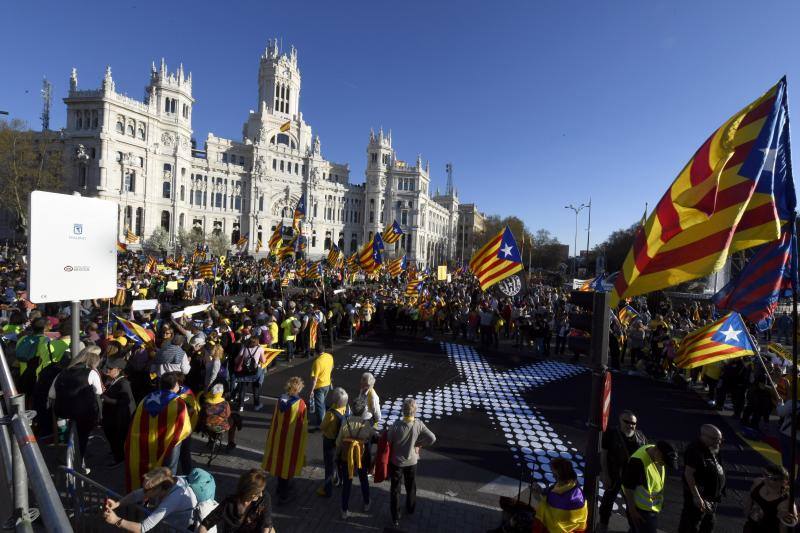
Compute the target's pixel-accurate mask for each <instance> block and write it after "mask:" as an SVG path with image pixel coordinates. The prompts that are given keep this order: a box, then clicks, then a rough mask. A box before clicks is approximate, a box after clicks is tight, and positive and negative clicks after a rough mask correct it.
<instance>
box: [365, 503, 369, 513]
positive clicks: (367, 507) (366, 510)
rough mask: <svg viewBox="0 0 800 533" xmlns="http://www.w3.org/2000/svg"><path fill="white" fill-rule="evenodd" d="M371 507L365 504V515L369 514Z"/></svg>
mask: <svg viewBox="0 0 800 533" xmlns="http://www.w3.org/2000/svg"><path fill="white" fill-rule="evenodd" d="M369 507H370V505H369V503H365V504H364V512H365V513H368V512H369Z"/></svg>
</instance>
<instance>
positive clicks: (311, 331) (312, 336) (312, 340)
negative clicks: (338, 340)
mask: <svg viewBox="0 0 800 533" xmlns="http://www.w3.org/2000/svg"><path fill="white" fill-rule="evenodd" d="M318 338H319V322H317V319H316V318H312V319H311V323H310V324H309V325H308V347H309V348H311V350H312V351H313V350H314V348H316V347H317V339H318Z"/></svg>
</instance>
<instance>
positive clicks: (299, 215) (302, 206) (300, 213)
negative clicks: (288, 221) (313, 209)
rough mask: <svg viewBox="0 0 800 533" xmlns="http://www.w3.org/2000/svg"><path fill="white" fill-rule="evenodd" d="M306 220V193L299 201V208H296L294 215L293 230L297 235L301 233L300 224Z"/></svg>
mask: <svg viewBox="0 0 800 533" xmlns="http://www.w3.org/2000/svg"><path fill="white" fill-rule="evenodd" d="M304 218H306V193H303V194H301V195H300V199H299V200H297V206H296V207H295V208H294V214H293V215H292V228H293V229H294V231H295V234H297V233H300V223H301V221H302V220H303V219H304Z"/></svg>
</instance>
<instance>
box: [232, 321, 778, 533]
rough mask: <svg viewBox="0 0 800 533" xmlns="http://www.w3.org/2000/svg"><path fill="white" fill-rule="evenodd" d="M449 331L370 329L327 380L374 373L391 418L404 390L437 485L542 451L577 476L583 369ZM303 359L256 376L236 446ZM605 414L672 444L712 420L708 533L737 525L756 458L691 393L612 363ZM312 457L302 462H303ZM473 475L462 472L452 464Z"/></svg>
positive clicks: (545, 474) (526, 473) (248, 441)
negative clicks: (720, 438) (258, 393)
mask: <svg viewBox="0 0 800 533" xmlns="http://www.w3.org/2000/svg"><path fill="white" fill-rule="evenodd" d="M450 341H451V340H450V339H439V340H437V341H424V340H422V339H420V338H409V337H402V336H399V337H397V338H395V339H394V340H392V341H391V342H387V341H384V340H382V339H381V338H380V337H379V336H375V337H373V338H371V339H367V340H360V341H357V342H355V343H353V344H346V345H338V346H337V348H336V349H335V350H334V358H335V369H334V374H333V382H334V385H335V386H341V387H344V388H345V389H346V390H347V391H348V392H349V393H350V394H351V395H353V394H356V393H357V391H358V383H359V379H360V376H361V374H362V372H364V371H367V370H369V371H371V372H373V374H375V376H376V378H377V384H376V390H377V391H378V393H379V394H380V398H381V403H382V407H383V412H384V416H385V417H386V418H387V419H388V421H391V420H392V419H394V418H396V417H397V416H398V414H399V406H400V403H401V402H402V399H403V398H404V397H406V396H415V397H416V398H417V400H418V404H419V406H420V409H421V412H420V418H422V419H423V420H424V421H425V423H426V424H427V425H428V426H429V427H430V428H431V430H432V431H433V432H434V433H435V434H436V435H437V438H438V441H437V443H436V445H435V446H434V447H433V448H431V453H434V454H435V455H436V456H440V457H442V458H443V459H444V463H446V465H444V466H443V468H442V471H441V472H438V475H439V477H441V478H444V479H442V484H441V487H442V489H443V490H444V489H446V487H448V486H450V485H449V484H448V483H447V479H446V477H447V476H452V481H453V482H467V487H469V489H465V488H464V486H461V490H462V491H463V490H477V488H478V487H479V486H481V485H482V484H484V483H488V482H489V481H490V480H491V477H492V476H506V477H508V478H513V479H517V478H518V477H519V476H520V475H522V476H523V478H524V479H525V480H526V481H527V480H529V479H531V477H533V478H534V479H535V480H536V481H541V482H546V481H548V480H550V479H551V477H550V473H549V468H548V467H547V462H548V461H549V457H552V456H555V455H562V456H564V457H567V458H569V459H571V460H572V461H573V462H574V463H575V464H576V466H577V468H578V470H579V474H581V473H582V469H583V457H582V453H583V450H584V448H585V445H586V438H587V429H586V420H587V417H588V405H589V392H590V373H589V372H588V370H587V369H586V368H585V367H584V366H581V365H580V364H578V365H573V364H571V363H570V362H569V360H567V359H560V360H559V359H550V360H547V361H542V360H536V359H534V358H533V357H530V356H528V355H524V354H522V353H521V352H519V351H517V350H515V349H514V348H512V347H510V346H505V345H503V344H501V347H500V350H481V349H479V348H478V349H475V348H473V347H471V346H467V345H466V344H465V343H463V341H462V342H459V343H453V342H450ZM310 367H311V361H310V360H300V362H296V363H295V365H294V366H292V367H286V366H285V365H281V366H279V367H278V368H277V369H276V370H275V371H274V372H273V373H271V374H270V375H269V376H268V377H267V379H266V382H265V384H264V387H263V389H262V395H264V397H265V401H267V402H268V404H267V408H266V409H265V410H264V411H263V412H253V411H252V410H251V407H250V405H249V404H248V406H247V409H246V411H245V412H244V413H243V415H244V420H245V429H244V430H243V431H242V432H241V434H240V437H239V439H238V440H239V443H240V444H242V445H245V446H248V447H251V448H255V449H262V448H263V446H264V441H265V437H266V432H267V430H268V425H269V419H270V417H271V411H272V405H273V402H272V401H270V399H271V398H276V397H277V396H279V395H280V394H281V393H282V392H283V384H284V383H285V381H286V379H288V378H289V377H291V376H294V375H297V376H300V377H302V378H303V379H305V380H306V381H307V382H308V378H309V375H310ZM613 378H614V379H613V395H612V419H611V420H612V423H614V422H615V421H616V414H617V413H619V412H620V411H621V410H623V409H633V410H634V411H635V412H636V413H637V415H638V417H639V422H640V429H641V430H642V431H643V432H644V433H645V435H646V436H647V437H648V439H649V440H650V441H656V440H661V439H665V440H669V441H671V442H672V443H673V444H674V445H675V446H676V448H677V449H678V450H679V451H680V450H683V448H684V447H685V445H686V444H688V443H689V442H690V441H691V440H693V439H695V438H696V436H697V434H698V432H699V428H700V425H701V424H704V423H712V424H715V425H717V426H718V427H719V428H720V429H721V430H722V432H723V434H724V438H725V443H724V445H723V451H722V454H721V455H722V460H723V461H724V463H725V465H726V469H727V472H728V492H727V494H726V496H725V499H724V501H723V502H722V505H721V506H720V507H719V510H718V518H719V523H718V527H717V531H739V530H740V529H741V525H742V523H743V519H742V511H741V509H742V502H743V498H744V494H745V493H746V491H747V490H748V489H749V487H750V484H751V483H752V479H753V477H754V475H755V474H756V473H757V472H759V471H760V469H761V468H762V467H763V465H765V464H766V462H765V460H764V459H763V458H762V457H761V456H760V455H759V454H757V453H756V452H754V451H753V450H752V449H750V448H749V447H748V446H747V445H746V444H745V443H744V441H742V440H741V439H740V438H739V437H738V436H737V434H736V431H734V428H733V427H731V426H730V425H729V422H728V420H727V419H724V418H723V417H722V416H721V415H720V414H719V413H717V412H716V411H712V410H709V409H708V405H707V404H706V402H705V401H704V399H703V398H702V397H701V396H700V395H699V394H698V393H697V392H695V391H689V390H686V389H683V388H680V387H678V386H676V385H673V384H670V383H665V382H660V381H655V380H651V379H648V378H643V377H638V376H633V375H628V374H626V373H619V372H615V373H614V376H613ZM317 441H319V438H315V437H314V436H312V437H311V438H309V450H308V455H309V458H314V457H316V456H318V455H320V456H321V452H320V451H319V450H318V448H320V445H319V442H317ZM312 460H313V459H312ZM458 465H463V466H464V469H465V470H464V471H465V472H466V471H468V472H471V473H472V475H473V477H477V478H480V479H475V480H474V481H475V482H474V483H472V484H469V483H468V482H469V481H471V480H468V479H464V476H463V475H461V474H462V473H461V472H459V466H458ZM681 490H682V489H681V481H680V477H679V473H678V472H675V473H672V474H670V478H669V480H668V483H667V489H666V495H665V496H666V498H665V501H666V503H665V508H664V512H663V513H662V519H661V522H662V523H661V528H662V529H663V530H665V531H675V530H677V524H678V518H679V514H680V509H681V506H682V494H681Z"/></svg>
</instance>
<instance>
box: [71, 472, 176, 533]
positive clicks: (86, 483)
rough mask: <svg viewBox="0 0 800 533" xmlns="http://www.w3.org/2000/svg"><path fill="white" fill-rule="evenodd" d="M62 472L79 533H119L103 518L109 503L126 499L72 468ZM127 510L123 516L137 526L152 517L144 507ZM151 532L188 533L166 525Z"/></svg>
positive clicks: (133, 506)
mask: <svg viewBox="0 0 800 533" xmlns="http://www.w3.org/2000/svg"><path fill="white" fill-rule="evenodd" d="M59 471H60V476H59V479H60V480H62V481H63V483H64V489H65V492H66V495H65V496H66V498H67V499H68V501H70V502H72V508H71V509H70V514H71V515H72V521H73V524H74V526H75V531H80V532H94V531H113V530H116V528H114V527H113V526H110V525H108V524H106V522H105V520H104V518H103V510H104V509H105V503H106V500H107V499H112V500H116V501H119V500H121V499H122V495H120V494H118V493H116V492H114V491H113V490H111V489H109V488H108V487H105V486H103V485H102V484H100V483H98V482H97V481H94V480H93V479H91V478H89V477H88V476H85V475H83V474H81V473H80V472H77V471H75V470H74V469H73V468H70V467H69V466H60V467H59ZM124 509H125V510H124V512H123V513H119V514H122V515H123V516H124V517H125V519H126V520H130V521H133V522H141V521H142V520H144V519H145V518H146V517H147V515H149V514H150V510H148V509H147V508H146V507H143V506H141V505H126V506H125V507H124ZM117 531H118V530H117ZM151 531H156V532H163V533H177V532H179V531H180V532H182V533H185V532H186V530H185V529H178V528H176V527H173V526H172V525H170V524H168V523H166V522H163V521H162V522H160V523H159V524H158V525H157V526H156V527H155V528H153V529H151Z"/></svg>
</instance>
